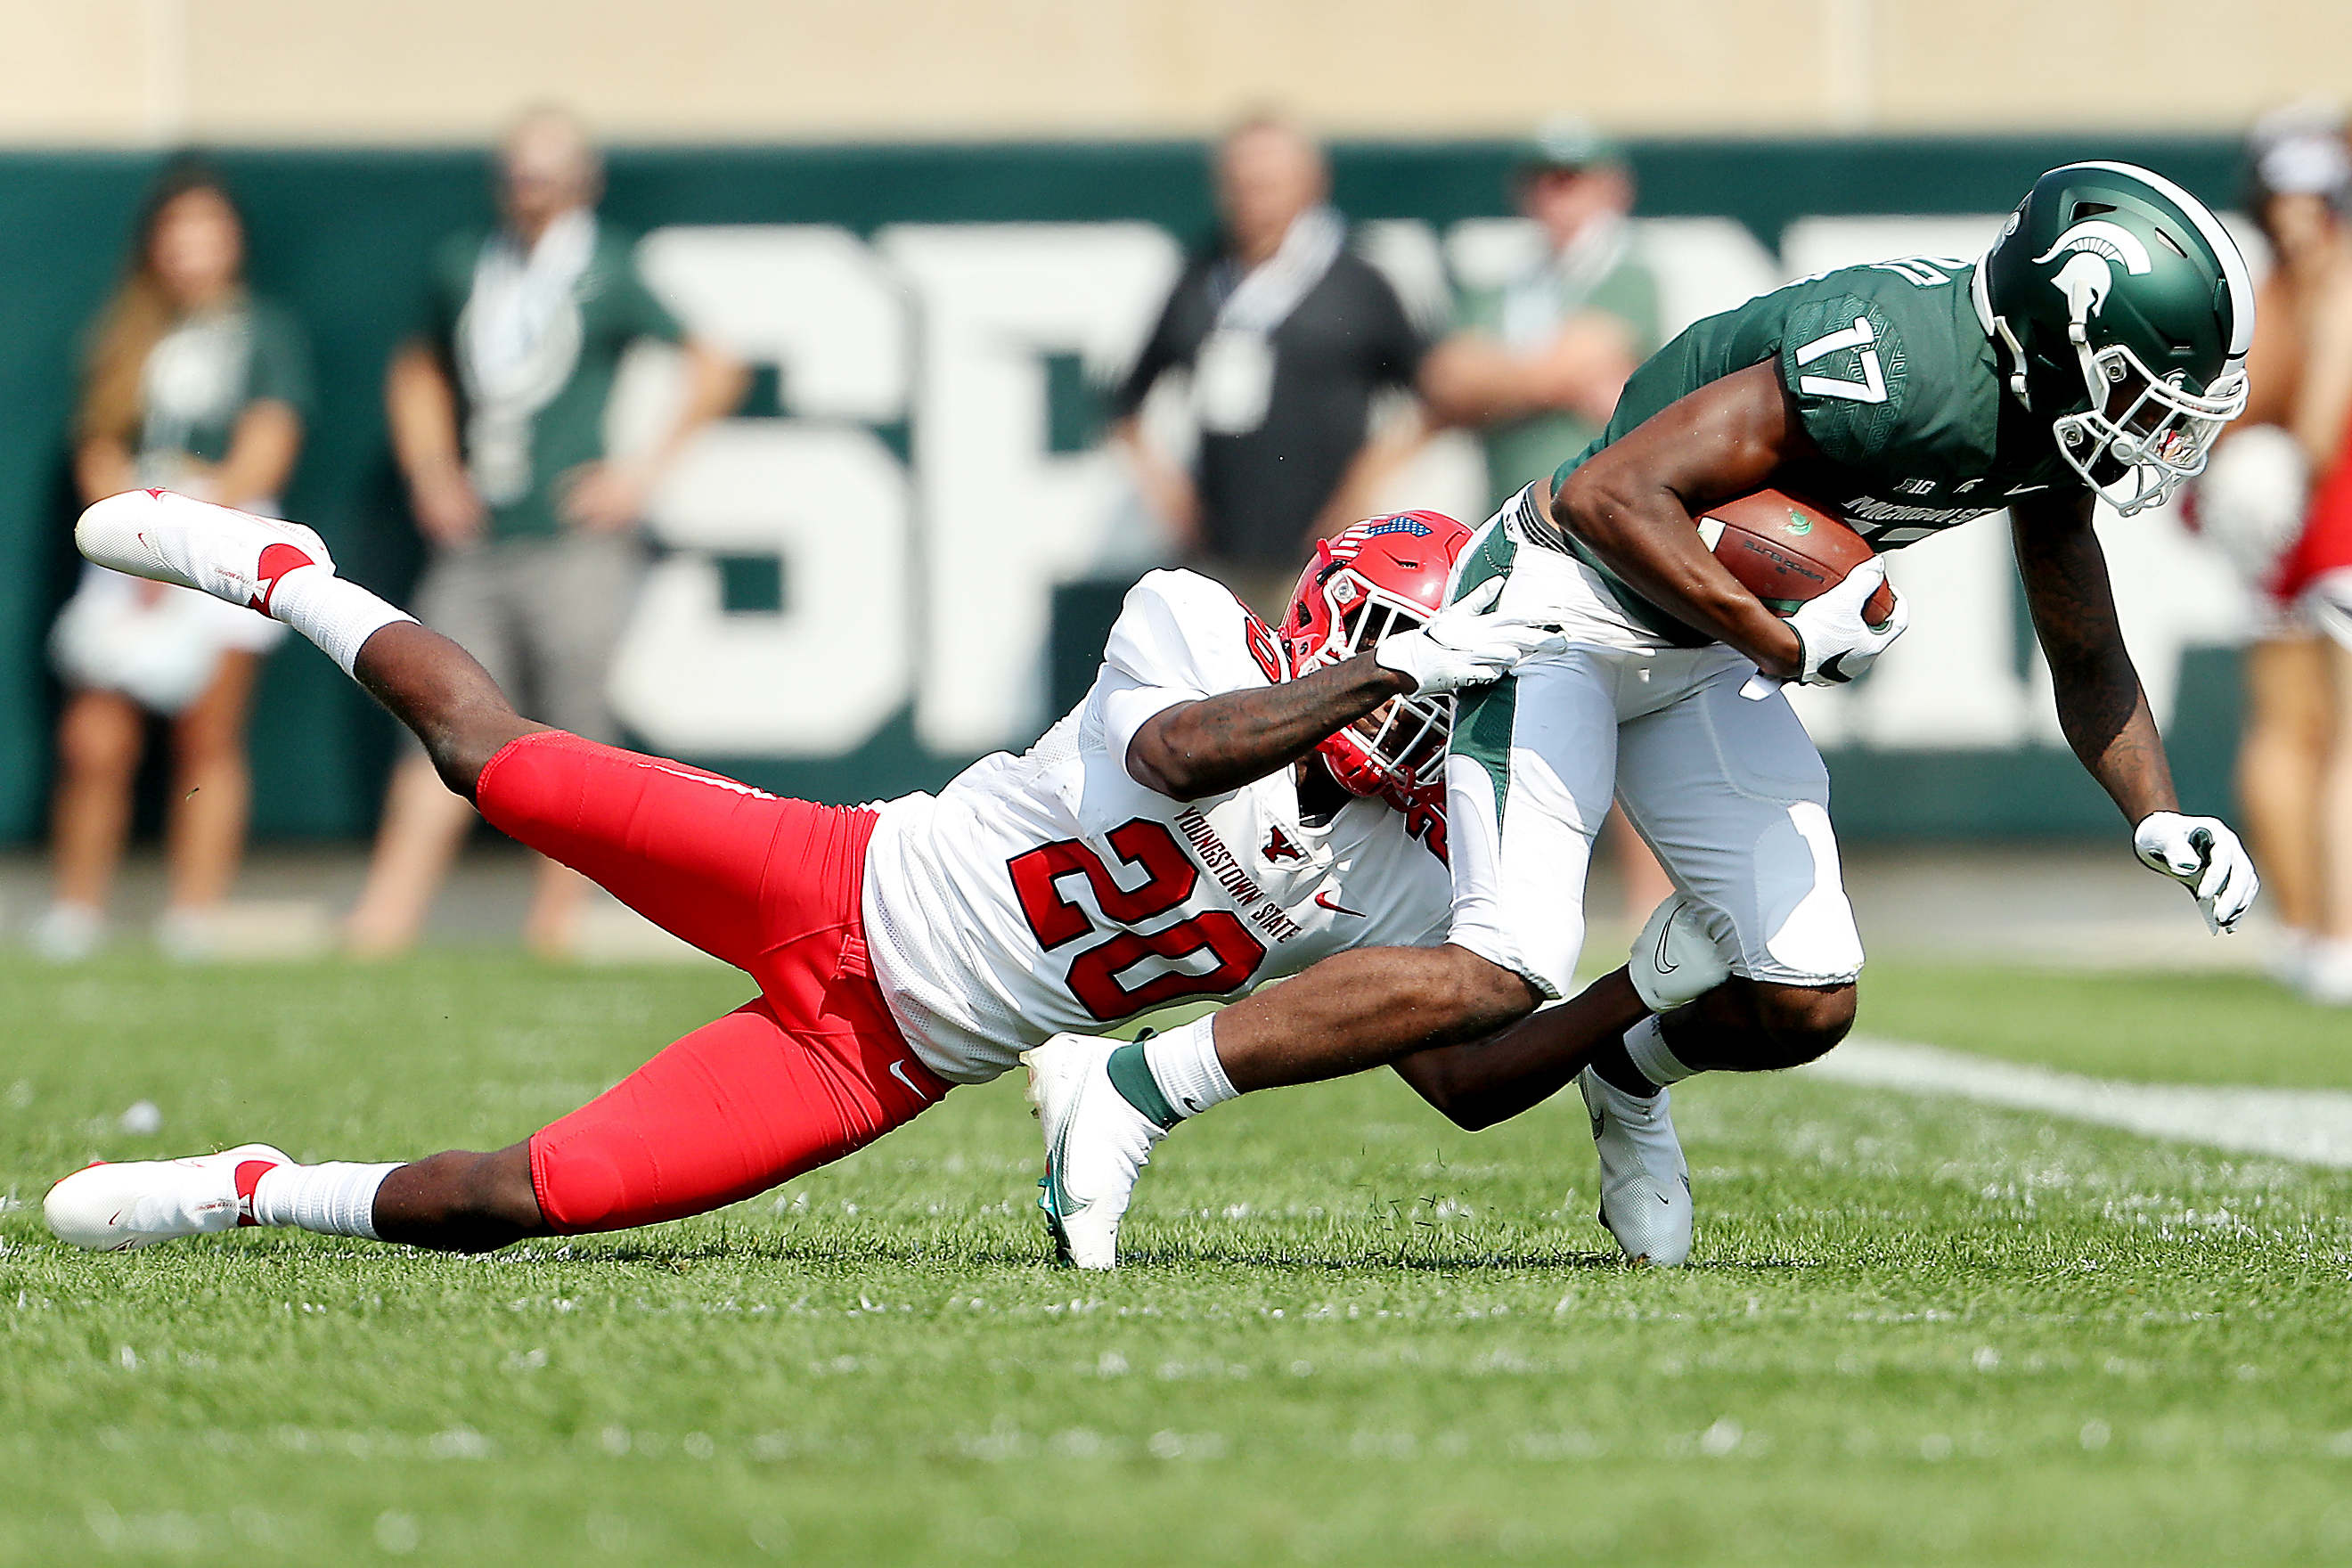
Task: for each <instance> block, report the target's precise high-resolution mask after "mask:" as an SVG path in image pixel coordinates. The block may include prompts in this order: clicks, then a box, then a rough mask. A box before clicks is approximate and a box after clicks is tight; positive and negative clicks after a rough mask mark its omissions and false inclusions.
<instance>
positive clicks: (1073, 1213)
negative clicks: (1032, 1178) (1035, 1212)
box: [1045, 1105, 1094, 1219]
mask: <svg viewBox="0 0 2352 1568" xmlns="http://www.w3.org/2000/svg"><path fill="white" fill-rule="evenodd" d="M1077 1119H1078V1117H1077V1107H1076V1106H1075V1105H1073V1106H1072V1107H1071V1108H1070V1114H1069V1115H1068V1116H1066V1117H1064V1118H1063V1119H1062V1125H1061V1126H1060V1127H1058V1128H1056V1129H1055V1132H1054V1142H1053V1146H1052V1147H1051V1148H1049V1149H1047V1150H1046V1151H1045V1196H1046V1199H1047V1202H1048V1205H1049V1206H1048V1208H1047V1210H1046V1212H1047V1213H1048V1214H1050V1215H1053V1216H1054V1217H1055V1218H1056V1219H1075V1218H1076V1217H1077V1216H1078V1215H1082V1214H1084V1213H1086V1212H1087V1209H1089V1208H1091V1207H1093V1206H1094V1205H1093V1203H1092V1201H1091V1200H1089V1201H1088V1202H1087V1203H1072V1202H1071V1201H1070V1189H1069V1186H1068V1184H1066V1183H1065V1182H1064V1181H1063V1180H1062V1167H1063V1165H1064V1164H1065V1163H1066V1162H1067V1160H1068V1158H1069V1145H1070V1123H1071V1122H1073V1121H1076V1120H1077Z"/></svg>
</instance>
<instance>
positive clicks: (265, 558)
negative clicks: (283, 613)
mask: <svg viewBox="0 0 2352 1568" xmlns="http://www.w3.org/2000/svg"><path fill="white" fill-rule="evenodd" d="M74 543H75V545H76V546H77V547H79V549H80V551H81V552H82V554H83V555H84V556H86V557H88V558H89V560H91V561H94V562H96V563H98V564H100V566H108V567H111V568H113V569H114V570H115V571H117V572H127V573H129V574H131V576H133V577H144V578H147V579H148V580H149V581H150V582H155V583H175V584H179V585H180V586H181V587H183V588H195V589H198V590H200V591H202V592H204V593H206V594H210V595H212V596H213V597H214V598H215V599H226V600H227V601H228V602H229V603H230V604H232V605H244V606H245V607H246V608H247V609H248V610H257V611H259V612H260V613H261V614H263V615H265V616H266V615H268V613H269V598H270V595H273V594H275V593H276V592H277V591H278V580H279V579H280V578H282V577H284V576H285V575H286V574H288V573H289V572H291V571H294V570H295V569H296V568H298V567H302V566H323V567H325V568H326V569H327V570H328V571H329V572H330V573H331V572H333V571H334V569H335V563H334V558H333V557H332V556H331V555H329V554H328V553H327V544H326V542H325V541H324V540H322V539H320V537H319V536H318V535H317V534H316V533H314V532H312V531H310V530H309V529H307V528H305V527H303V526H302V525H301V524H300V523H299V522H279V521H277V520H275V519H273V518H267V517H256V516H254V515H253V514H252V513H251V512H246V511H238V510H236V508H234V507H226V506H215V505H213V503H212V502H210V501H201V500H194V498H192V497H189V496H184V495H179V494H177V493H175V492H173V491H171V490H125V491H124V492H123V493H122V494H121V495H119V496H109V497H107V498H106V499H105V500H102V501H99V502H97V503H96V504H95V505H93V506H91V507H90V508H89V510H87V511H85V512H83V513H82V514H81V521H79V522H78V523H76V524H75V525H74Z"/></svg>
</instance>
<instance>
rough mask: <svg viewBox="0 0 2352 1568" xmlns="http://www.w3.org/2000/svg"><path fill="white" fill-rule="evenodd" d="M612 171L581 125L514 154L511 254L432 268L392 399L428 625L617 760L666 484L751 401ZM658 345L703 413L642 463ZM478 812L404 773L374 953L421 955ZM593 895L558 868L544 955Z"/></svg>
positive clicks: (389, 386) (485, 241)
mask: <svg viewBox="0 0 2352 1568" xmlns="http://www.w3.org/2000/svg"><path fill="white" fill-rule="evenodd" d="M603 187H604V169H603V163H602V161H601V159H600V158H599V157H598V155H597V153H596V150H595V148H594V146H593V144H592V143H591V142H590V141H589V139H588V136H587V134H586V132H584V131H583V129H582V127H581V126H580V124H579V123H578V122H577V121H574V120H572V118H571V117H570V116H569V115H566V114H563V113H561V112H558V111H555V110H535V111H533V112H531V113H530V114H528V115H526V116H525V117H524V118H523V119H522V120H521V121H520V122H518V123H517V124H516V126H515V128H514V129H513V130H512V131H511V132H509V134H508V136H507V139H506V142H505V143H504V145H503V146H502V148H501V149H500V152H499V209H500V212H501V214H502V215H503V217H504V224H503V226H502V227H501V228H500V229H499V230H498V231H497V232H495V233H492V234H488V235H483V234H480V233H478V232H477V233H470V234H460V235H457V236H455V237H452V238H451V239H449V240H448V241H447V242H446V243H445V244H444V245H443V246H442V247H441V248H440V249H439V250H438V251H437V252H436V255H435V257H434V258H433V266H432V275H431V282H430V299H429V302H428V306H427V311H426V316H425V321H424V322H423V324H422V326H421V328H420V330H419V331H418V333H417V335H416V336H415V337H414V338H412V339H411V340H410V341H409V342H406V343H404V345H402V347H401V348H400V350H399V351H398V352H397V353H395V354H394V358H393V363H392V367H391V372H390V374H389V376H388V378H387V382H386V386H385V401H386V404H387V406H388V410H389V413H390V416H391V421H392V438H393V448H394V455H395V456H396V457H397V458H398V459H399V463H400V468H401V472H402V474H403V476H404V478H405V479H406V480H407V483H408V491H409V498H410V500H411V503H412V505H413V506H414V508H415V516H416V523H417V527H418V528H419V529H420V530H421V531H423V533H424V534H425V540H426V542H428V543H429V545H430V546H431V548H432V561H431V563H430V565H429V566H428V567H427V568H426V571H425V578H424V581H423V582H422V583H421V584H419V585H418V588H417V602H416V611H417V614H418V616H419V618H421V619H422V620H423V621H424V622H425V625H427V626H431V627H433V628H434V629H436V631H440V632H443V633H445V634H446V635H447V636H449V637H453V638H455V639H456V640H457V642H458V643H459V644H460V645H462V646H463V647H465V648H466V650H467V652H469V653H471V654H472V655H473V656H474V657H475V658H478V659H479V660H480V661H481V662H482V665H483V667H484V668H487V669H488V671H489V673H490V674H491V675H492V676H493V677H494V678H495V679H497V680H498V682H499V685H500V686H501V687H503V688H505V689H507V690H509V691H511V692H515V693H517V694H519V696H520V698H521V700H522V701H523V705H524V710H525V711H527V712H529V713H530V714H531V715H533V716H534V717H536V718H539V719H541V720H544V721H546V722H548V723H551V724H553V725H556V726H558V727H559V728H562V729H565V730H570V731H574V732H576V733H579V734H583V735H586V736H588V737H590V738H592V739H594V740H598V741H613V740H616V739H618V736H617V735H616V734H615V733H614V721H613V717H612V714H611V712H610V711H609V710H608V708H607V706H606V704H605V700H604V683H605V677H606V674H607V672H608V669H609V667H610V665H611V662H612V656H613V650H614V645H615V643H616V642H617V641H618V639H619V637H620V634H621V631H622V628H623V624H624V622H625V619H626V617H627V616H628V612H629V609H630V606H631V605H632V602H633V601H634V599H635V593H636V588H637V583H638V578H639V575H640V572H641V568H642V558H641V545H640V543H639V542H638V540H637V538H636V534H635V530H636V525H637V522H638V521H639V519H640V517H641V515H642V514H643V512H644V510H645V505H646V496H647V495H648V493H649V492H650V491H651V489H652V488H653V484H654V481H655V479H656V478H657V477H658V476H659V475H660V473H661V471H662V469H663V468H665V467H666V466H667V464H668V463H669V462H670V460H671V459H673V458H676V457H677V454H678V452H679V450H680V449H681V448H682V447H684V446H685V444H686V442H687V440H688V437H691V436H692V435H693V434H694V433H695V432H696V431H697V430H698V429H699V428H700V427H701V426H703V425H705V424H707V423H708V422H709V421H710V420H711V419H713V418H715V417H717V416H719V415H721V414H724V413H725V412H726V411H727V410H729V409H730V408H731V407H733V406H734V405H735V404H736V402H737V401H738V400H739V399H740V397H741V395H742V391H743V384H744V374H743V371H742V369H741V367H740V365H738V364H737V363H735V362H734V361H733V360H732V359H730V358H729V357H728V356H727V355H725V354H723V353H719V351H717V350H716V349H714V348H712V347H710V346H709V345H708V344H705V343H702V342H697V341H695V340H693V339H690V338H688V336H687V335H686V332H685V331H684V330H683V329H682V328H681V327H680V326H679V325H678V323H677V320H676V319H675V318H674V317H672V316H671V314H670V313H669V311H668V310H667V309H666V308H664V307H663V305H662V304H661V302H660V301H659V300H656V299H655V297H654V295H653V292H652V290H650V289H648V288H647V287H646V282H645V279H643V278H642V277H641V276H639V274H638V272H637V268H636V263H635V259H634V258H633V255H632V249H631V243H630V239H629V237H627V236H625V235H623V234H620V233H618V232H616V231H614V230H613V229H611V228H609V227H606V226H603V225H601V224H600V223H599V222H598V221H597V218H596V215H595V210H594V209H595V204H596V200H597V198H598V196H599V195H601V194H602V192H603ZM641 338H654V339H659V340H661V341H663V342H672V343H677V344H680V345H682V347H683V350H684V359H685V366H686V392H685V396H684V399H683V402H682V404H681V405H680V407H679V410H678V413H677V417H676V419H675V420H674V421H673V422H672V423H671V425H670V426H669V428H668V430H667V433H666V434H665V436H664V437H663V438H662V440H661V441H660V442H659V444H658V445H657V446H656V447H655V448H654V449H653V450H652V451H651V452H649V453H648V454H646V456H645V457H643V458H630V459H624V458H609V457H607V456H606V454H605V451H604V407H605V403H606V400H607V399H608V397H609V396H610V395H611V393H612V390H613V384H614V376H615V374H617V372H618V370H619V367H620V363H621V357H622V354H623V353H624V352H625V350H626V349H627V348H628V347H629V345H630V344H631V343H632V342H635V341H636V340H638V339H641ZM472 820H473V811H472V808H471V807H470V806H468V805H467V804H466V802H465V801H463V800H461V799H459V798H458V797H457V796H456V795H451V794H449V793H448V791H446V789H444V788H443V787H442V785H441V783H440V780H439V779H438V778H436V776H435V774H434V772H433V767H432V764H431V763H428V762H427V761H426V760H425V756H424V753H423V752H421V751H417V750H415V749H413V748H412V749H411V750H410V751H409V752H408V753H407V754H406V756H405V757H404V760H403V761H402V762H401V763H400V764H399V766H398V767H397V768H396V770H395V771H394V775H393V780H392V786H391V790H390V793H389V795H388V796H387V798H386V800H385V804H384V816H383V827H382V829H381V831H380V832H379V834H378V837H377V839H376V847H375V857H374V860H373V864H372V865H371V867H370V868H369V872H368V880H367V886H366V889H364V890H363V891H362V894H361V897H360V901H359V904H358V906H357V907H356V908H355V909H354V910H353V911H352V917H351V922H350V926H349V929H348V932H347V936H348V941H349V943H350V946H351V948H352V951H353V952H358V953H362V954H371V955H372V954H381V953H385V952H397V951H399V950H401V949H404V948H406V947H408V946H410V945H411V944H413V943H414V942H415V940H416V937H417V933H418V931H420V930H421V928H422V927H423V925H424V921H425V912H426V910H427V908H428V906H429V905H430V904H431V902H432V899H433V895H434V892H435V890H436V889H437V888H438V887H439V885H440V881H441V878H442V876H443V874H444V873H445V872H446V869H447V868H448V864H449V859H450V857H451V856H452V855H453V854H455V853H456V851H457V847H458V845H459V843H460V842H461V841H462V840H463V838H464V837H465V835H466V831H467V827H468V826H469V825H470V824H471V822H472ZM587 893H588V884H587V883H586V882H585V881H583V880H582V879H580V878H579V877H578V876H577V875H575V874H574V873H572V871H570V870H568V869H566V868H563V867H561V866H558V865H556V864H554V863H553V862H552V861H550V862H545V863H543V864H542V866H541V875H540V878H539V882H538V888H537V892H536V896H535V897H534V899H533V900H532V905H531V911H530V918H529V921H528V923H527V925H526V927H525V931H524V936H525V940H526V941H527V942H529V943H530V946H531V947H532V948H533V949H534V950H535V951H538V952H549V953H557V952H566V951H568V950H569V948H570V946H571V943H572V936H573V928H574V926H575V925H576V923H577V920H578V915H579V911H580V908H581V905H582V903H583V900H584V899H585V897H586V896H587Z"/></svg>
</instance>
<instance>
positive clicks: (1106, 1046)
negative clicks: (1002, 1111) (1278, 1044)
mask: <svg viewBox="0 0 2352 1568" xmlns="http://www.w3.org/2000/svg"><path fill="white" fill-rule="evenodd" d="M1121 1043H1122V1042H1120V1041H1118V1040H1103V1039H1097V1038H1096V1037H1093V1036H1091V1035H1055V1037H1053V1038H1052V1039H1050V1040H1047V1041H1046V1042H1045V1044H1044V1045H1042V1046H1039V1047H1036V1048H1035V1049H1034V1050H1031V1051H1027V1052H1024V1053H1023V1055H1022V1058H1021V1061H1022V1065H1023V1066H1024V1067H1026V1068H1028V1069H1029V1103H1030V1104H1031V1105H1032V1106H1034V1108H1035V1109H1036V1113H1037V1121H1038V1125H1039V1127H1040V1129H1041V1130H1042V1131H1043V1132H1044V1133H1045V1176H1044V1178H1043V1179H1042V1180H1040V1181H1039V1182H1038V1186H1040V1187H1042V1188H1043V1189H1045V1190H1044V1192H1043V1193H1042V1194H1040V1195H1039V1197H1038V1199H1037V1206H1038V1207H1039V1208H1041V1209H1043V1210H1045V1228H1046V1229H1047V1230H1048V1231H1050V1232H1051V1233H1052V1234H1053V1237H1054V1253H1055V1257H1056V1258H1059V1259H1060V1260H1061V1261H1062V1262H1064V1263H1069V1264H1075V1265H1076V1266H1077V1267H1078V1268H1117V1267H1118V1222H1119V1221H1120V1220H1121V1219H1123V1218H1125V1217H1126V1215H1127V1205H1128V1200H1129V1198H1131V1197H1132V1196H1133V1195H1134V1194H1135V1181H1136V1178H1137V1177H1138V1176H1139V1175H1141V1174H1142V1173H1143V1167H1144V1166H1146V1165H1148V1164H1150V1163H1151V1151H1152V1149H1153V1148H1154V1147H1155V1146H1156V1145H1157V1144H1158V1143H1159V1142H1160V1140H1161V1139H1162V1138H1165V1137H1167V1136H1168V1133H1167V1131H1166V1130H1165V1129H1164V1128H1162V1127H1161V1126H1160V1124H1159V1123H1158V1122H1156V1121H1152V1120H1151V1118H1150V1117H1148V1116H1146V1115H1144V1114H1143V1112H1141V1111H1139V1110H1136V1109H1135V1107H1134V1106H1132V1105H1130V1104H1129V1103H1128V1100H1127V1097H1126V1096H1125V1095H1123V1094H1121V1093H1119V1091H1118V1086H1117V1085H1115V1084H1113V1083H1112V1082H1111V1080H1110V1072H1109V1063H1110V1055H1111V1052H1113V1051H1115V1050H1117V1049H1118V1047H1119V1046H1120V1044H1121Z"/></svg>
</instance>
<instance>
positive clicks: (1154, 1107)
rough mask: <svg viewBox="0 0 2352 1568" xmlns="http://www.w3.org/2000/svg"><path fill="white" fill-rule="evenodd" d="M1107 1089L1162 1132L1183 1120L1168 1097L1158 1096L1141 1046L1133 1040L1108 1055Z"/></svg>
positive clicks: (1158, 1089) (1157, 1084) (1155, 1082)
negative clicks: (1117, 1093) (1152, 1122)
mask: <svg viewBox="0 0 2352 1568" xmlns="http://www.w3.org/2000/svg"><path fill="white" fill-rule="evenodd" d="M1107 1070H1108V1072H1109V1073H1110V1086H1111V1087H1112V1088H1113V1089H1117V1090H1118V1092H1119V1098H1121V1099H1122V1100H1126V1101H1127V1102H1128V1103H1129V1105H1132V1106H1133V1107H1135V1109H1136V1110H1139V1111H1141V1112H1142V1113H1143V1114H1144V1115H1145V1116H1147V1117H1150V1119H1151V1120H1152V1121H1155V1122H1157V1123H1159V1124H1160V1127H1161V1128H1163V1129H1165V1128H1170V1127H1173V1126H1175V1125H1176V1123H1177V1122H1178V1121H1181V1120H1182V1118H1181V1117H1179V1116H1178V1115H1177V1114H1176V1108H1175V1107H1174V1106H1172V1105H1171V1104H1169V1103H1168V1097H1167V1096H1166V1095H1164V1094H1162V1093H1160V1083H1159V1080H1158V1079H1154V1078H1153V1077H1152V1076H1151V1064H1150V1062H1149V1061H1146V1060H1145V1059H1144V1056H1143V1042H1142V1041H1141V1040H1134V1041H1131V1042H1129V1044H1127V1045H1124V1046H1121V1047H1118V1049H1117V1050H1115V1051H1113V1052H1111V1054H1110V1061H1109V1063H1108V1066H1107Z"/></svg>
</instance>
